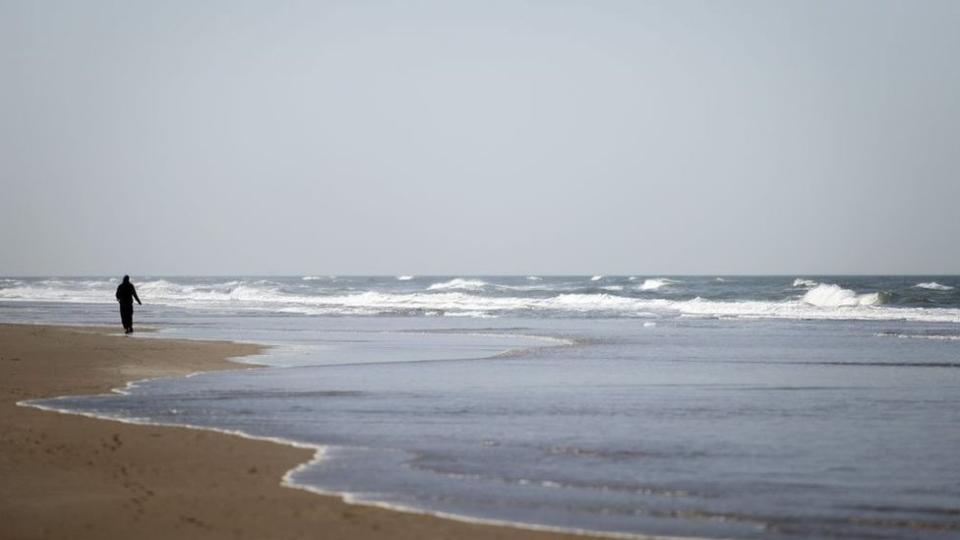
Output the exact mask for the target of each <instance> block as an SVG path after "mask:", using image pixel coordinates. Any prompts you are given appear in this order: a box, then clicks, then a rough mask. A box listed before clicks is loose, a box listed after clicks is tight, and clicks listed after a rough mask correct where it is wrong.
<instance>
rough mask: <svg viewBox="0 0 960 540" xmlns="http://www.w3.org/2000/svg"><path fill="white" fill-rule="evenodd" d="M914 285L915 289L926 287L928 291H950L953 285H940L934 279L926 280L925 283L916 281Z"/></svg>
mask: <svg viewBox="0 0 960 540" xmlns="http://www.w3.org/2000/svg"><path fill="white" fill-rule="evenodd" d="M914 287H915V288H917V289H927V290H930V291H952V290H953V289H954V287H951V286H949V285H941V284H940V283H937V282H936V281H927V282H925V283H917V284H916V285H914Z"/></svg>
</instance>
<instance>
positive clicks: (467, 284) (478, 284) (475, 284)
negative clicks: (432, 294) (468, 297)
mask: <svg viewBox="0 0 960 540" xmlns="http://www.w3.org/2000/svg"><path fill="white" fill-rule="evenodd" d="M486 286H487V282H486V281H481V280H479V279H463V278H454V279H451V280H450V281H444V282H442V283H434V284H433V285H430V286H429V287H427V289H428V290H431V291H444V290H453V289H461V290H467V291H479V290H482V289H483V288H484V287H486Z"/></svg>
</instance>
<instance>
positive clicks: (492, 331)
mask: <svg viewBox="0 0 960 540" xmlns="http://www.w3.org/2000/svg"><path fill="white" fill-rule="evenodd" d="M133 282H134V284H135V285H136V286H137V291H138V293H139V295H140V298H141V299H142V300H143V302H144V306H143V307H139V306H138V309H137V311H136V313H135V316H134V322H135V326H136V325H144V326H151V327H155V328H158V329H159V331H158V332H151V333H137V334H135V337H133V338H131V339H151V338H153V337H178V338H191V339H229V340H237V341H248V342H257V343H263V344H267V345H270V346H271V348H270V349H269V350H268V351H267V352H266V353H265V354H263V355H260V356H256V357H249V358H244V359H242V361H247V362H252V363H258V364H264V365H267V366H270V368H268V369H243V366H242V365H238V370H237V371H230V372H216V373H204V374H197V375H194V376H191V377H187V378H176V379H155V380H148V381H138V382H135V383H132V384H131V385H130V386H129V387H128V388H125V389H120V391H118V392H116V393H114V394H111V395H102V396H82V397H64V398H56V399H47V400H38V401H35V402H31V404H32V405H35V406H40V407H45V408H49V409H54V410H60V411H65V412H73V413H81V414H89V415H96V416H100V417H106V418H113V419H119V420H124V421H134V422H149V423H158V424H172V425H185V426H194V427H202V428H209V429H216V430H222V431H229V432H235V433H239V434H244V435H247V436H253V437H264V438H273V439H278V440H283V441H288V442H291V443H296V444H301V445H306V446H310V447H314V448H316V449H317V451H318V454H317V459H315V460H314V461H312V462H310V463H306V464H303V465H302V466H300V467H298V468H297V469H295V470H293V471H291V472H290V473H288V475H287V477H286V478H285V479H284V481H285V482H286V483H288V484H290V485H294V486H297V487H302V488H304V489H310V490H314V491H317V492H322V493H335V494H340V495H342V496H344V497H345V498H346V499H347V500H348V501H350V502H356V503H362V504H375V505H381V506H386V507H390V508H395V509H399V510H408V511H416V512H424V513H432V514H438V515H444V516H449V517H455V518H457V519H467V520H476V521H489V522H509V523H514V524H518V525H523V526H532V527H547V528H560V529H568V530H581V531H594V532H603V533H611V534H625V535H631V534H661V535H673V536H684V537H698V538H772V539H779V538H783V539H786V538H864V539H867V538H871V539H872V538H877V539H947V538H951V539H952V538H957V537H958V536H960V369H958V368H960V276H809V275H805V276H600V275H597V276H386V277H384V276H380V277H367V276H363V277H358V276H350V277H343V276H325V275H317V276H292V277H275V276H265V277H238V276H227V277H150V276H134V278H133ZM118 283H119V281H118V280H117V279H116V278H106V277H87V278H76V277H46V278H17V277H8V278H0V321H5V322H38V323H65V324H115V325H116V326H117V330H118V333H119V332H121V331H122V329H121V328H120V324H119V314H118V310H117V306H116V303H115V302H114V300H113V291H114V290H115V288H116V286H117V285H118ZM278 481H279V479H278Z"/></svg>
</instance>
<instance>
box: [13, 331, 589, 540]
mask: <svg viewBox="0 0 960 540" xmlns="http://www.w3.org/2000/svg"><path fill="white" fill-rule="evenodd" d="M259 350H260V349H259V347H257V346H255V345H246V344H236V343H220V342H199V341H177V340H162V339H130V338H126V337H124V336H122V335H118V333H117V331H116V329H113V328H79V327H56V326H37V325H10V324H3V325H0V395H2V402H0V478H3V481H2V482H0V537H2V538H5V539H6V538H10V539H13V538H16V539H27V538H78V539H84V538H139V539H147V538H164V539H166V538H325V539H330V538H350V539H367V538H401V539H402V538H411V539H412V538H457V539H480V538H508V539H509V538H583V537H582V536H572V535H561V534H553V533H545V532H538V531H530V530H524V529H514V528H511V527H496V526H487V525H474V524H469V523H463V522H458V521H452V520H446V519H440V518H435V517H430V516H423V515H416V514H407V513H401V512H393V511H388V510H382V509H378V508H372V507H363V506H356V505H348V504H345V503H344V502H342V501H341V500H340V499H339V498H337V497H329V496H320V495H316V494H313V493H308V492H306V491H302V490H299V489H292V488H287V487H282V486H281V485H280V479H281V477H282V476H283V475H284V473H286V472H287V471H288V470H290V469H291V468H293V467H296V466H297V465H298V464H300V463H303V462H305V461H308V460H309V459H311V457H312V451H311V450H306V449H300V448H293V447H289V446H284V445H280V444H275V443H271V442H263V441H254V440H248V439H243V438H240V437H234V436H230V435H224V434H220V433H214V432H208V431H201V430H192V429H182V428H169V427H156V426H141V425H132V424H125V423H120V422H112V421H106V420H97V419H91V418H86V417H81V416H74V415H65V414H58V413H53V412H46V411H41V410H38V409H34V408H30V407H22V406H17V402H19V401H23V400H29V399H34V398H44V397H53V396H58V395H67V394H94V393H104V392H109V391H110V389H112V388H116V387H122V386H123V385H124V384H125V383H126V382H127V381H131V380H137V379H143V378H148V377H166V376H179V375H185V374H188V373H191V372H195V371H209V370H222V369H242V368H244V366H241V365H238V364H236V363H233V362H230V361H228V360H227V358H230V357H236V356H242V355H249V354H254V353H257V352H258V351H259Z"/></svg>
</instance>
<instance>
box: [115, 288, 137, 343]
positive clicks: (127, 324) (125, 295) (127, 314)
mask: <svg viewBox="0 0 960 540" xmlns="http://www.w3.org/2000/svg"><path fill="white" fill-rule="evenodd" d="M134 300H136V301H137V303H138V304H140V305H141V306H142V305H143V303H142V302H140V297H139V296H137V289H135V288H134V287H133V283H130V276H123V283H121V284H120V286H119V287H117V302H120V322H122V323H123V333H124V334H132V333H133V301H134Z"/></svg>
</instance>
